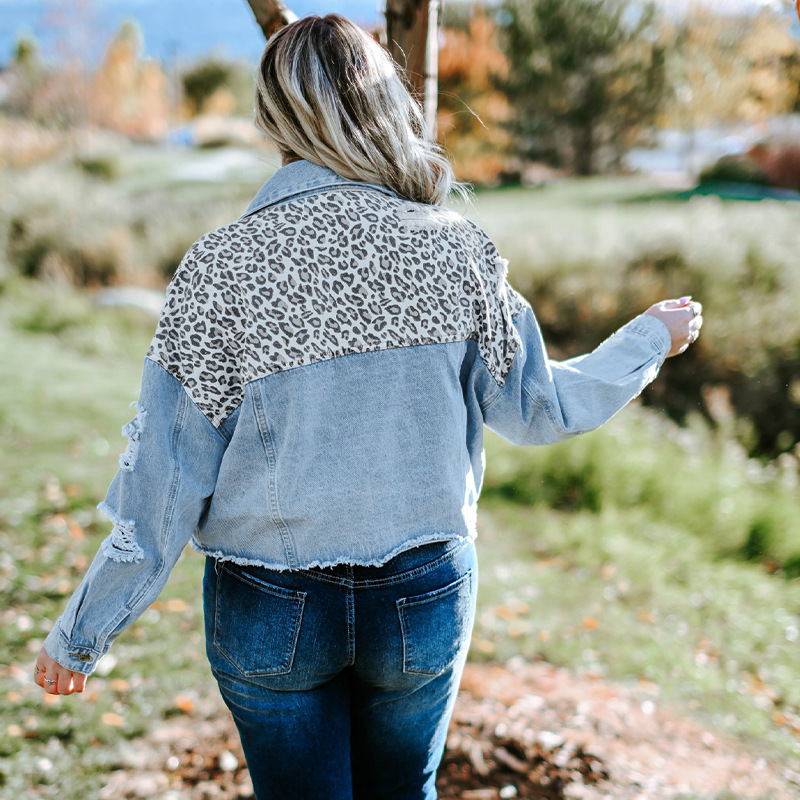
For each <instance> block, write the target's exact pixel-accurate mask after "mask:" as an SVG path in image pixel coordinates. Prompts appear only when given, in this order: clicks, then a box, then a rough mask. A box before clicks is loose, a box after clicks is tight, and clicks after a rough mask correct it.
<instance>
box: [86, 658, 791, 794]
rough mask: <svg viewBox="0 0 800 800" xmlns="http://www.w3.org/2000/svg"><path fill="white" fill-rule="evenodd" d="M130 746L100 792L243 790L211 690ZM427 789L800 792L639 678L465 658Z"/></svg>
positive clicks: (228, 731) (232, 734)
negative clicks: (633, 682) (620, 679)
mask: <svg viewBox="0 0 800 800" xmlns="http://www.w3.org/2000/svg"><path fill="white" fill-rule="evenodd" d="M178 707H179V708H180V710H181V711H182V712H183V713H182V714H181V715H180V716H177V717H175V718H173V719H170V720H168V721H166V722H165V723H164V725H163V726H162V728H160V729H159V730H158V731H156V732H155V733H154V734H153V735H151V736H149V737H147V738H145V739H141V740H138V741H137V742H134V743H131V744H132V745H133V747H131V749H130V750H129V752H128V755H127V756H126V758H127V760H128V763H127V765H126V768H125V769H122V770H119V771H117V772H114V773H113V774H112V775H111V776H110V780H109V782H108V784H107V785H106V787H105V788H104V789H103V791H102V793H101V800H112V798H113V800H123V799H127V798H159V800H211V799H212V798H213V799H214V800H233V799H234V798H247V797H253V789H252V785H251V784H250V780H249V777H248V774H247V768H246V766H245V763H244V758H243V756H242V751H241V747H240V746H239V742H238V739H237V736H236V731H235V729H234V726H233V722H232V721H231V719H230V716H229V714H228V712H227V710H226V709H225V708H224V706H222V703H221V701H220V700H218V699H217V698H208V699H204V700H203V701H202V702H200V701H199V700H197V699H194V700H193V699H192V698H182V699H179V700H178ZM437 786H438V789H439V794H440V797H441V798H459V799H460V800H506V799H507V798H541V799H542V800H561V798H585V800H661V798H676V799H677V798H692V799H693V800H694V799H695V798H703V800H706V798H708V799H709V800H710V799H711V798H715V797H717V796H718V795H720V794H721V793H723V792H727V793H728V794H727V795H726V797H728V798H732V797H736V798H742V800H744V798H763V799H766V798H769V800H797V798H800V773H797V772H795V771H793V770H791V769H788V768H786V767H782V766H780V765H777V764H772V763H768V762H767V761H765V760H764V759H759V758H755V757H753V756H751V755H748V753H746V752H745V751H744V750H743V749H742V745H741V744H739V743H738V742H736V741H730V740H727V739H725V738H723V737H721V736H719V735H718V734H716V733H712V732H711V731H709V730H706V729H704V728H703V727H701V726H700V725H698V724H697V723H695V722H691V721H688V720H686V719H684V718H682V717H681V716H679V715H677V714H676V713H674V712H672V711H671V710H670V709H668V708H664V707H662V706H661V705H660V704H659V702H658V700H657V698H656V695H655V693H654V692H653V691H651V690H650V688H649V687H647V686H638V687H635V688H629V687H623V686H620V685H616V684H612V683H607V682H604V681H599V680H586V679H582V678H578V677H576V676H575V675H573V674H571V673H570V672H568V671H567V670H564V669H558V668H556V667H553V666H551V665H548V664H544V663H536V664H526V663H523V662H522V661H518V662H514V661H512V662H511V663H509V664H505V665H476V664H468V665H467V668H466V670H465V673H464V679H463V681H462V687H461V693H460V695H459V698H458V703H457V706H456V710H455V713H454V716H453V722H452V725H451V727H450V733H449V736H448V742H447V750H446V753H445V757H444V759H443V761H442V766H441V769H440V771H439V777H438V780H437Z"/></svg>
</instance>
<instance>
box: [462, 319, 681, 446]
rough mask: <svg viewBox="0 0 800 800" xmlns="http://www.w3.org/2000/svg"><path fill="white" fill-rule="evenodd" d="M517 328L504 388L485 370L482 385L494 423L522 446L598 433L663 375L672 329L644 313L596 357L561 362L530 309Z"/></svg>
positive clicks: (479, 390)
mask: <svg viewBox="0 0 800 800" xmlns="http://www.w3.org/2000/svg"><path fill="white" fill-rule="evenodd" d="M512 324H513V327H514V333H515V338H516V340H517V344H516V352H515V355H514V360H513V363H512V366H511V368H510V369H509V371H508V372H507V374H506V375H505V380H504V381H503V382H502V385H501V384H500V383H499V382H498V381H497V379H496V378H495V377H494V376H492V375H491V373H490V372H489V370H488V369H487V368H486V367H485V366H484V365H481V368H480V369H479V374H478V375H477V376H476V378H475V383H474V386H475V391H476V394H477V399H478V402H479V404H480V407H481V410H482V412H483V417H484V422H485V423H486V425H487V426H488V427H489V428H491V429H492V430H494V431H495V432H497V433H499V434H500V435H501V436H503V437H504V438H505V439H507V440H508V441H510V442H512V443H514V444H528V445H533V444H550V443H552V442H557V441H560V440H562V439H566V438H568V437H570V436H576V435H578V434H581V433H585V432H587V431H590V430H594V429H595V428H598V427H599V426H600V425H602V424H603V423H605V422H607V421H608V420H609V419H611V417H612V416H614V414H616V413H617V412H618V411H619V410H620V409H621V408H623V407H624V406H625V405H626V404H627V403H628V402H630V401H631V400H632V399H633V398H634V397H636V396H637V395H639V393H640V392H641V391H642V390H643V389H644V388H645V386H647V384H649V383H650V382H651V381H652V380H653V379H654V378H655V377H656V375H657V374H658V371H659V369H660V368H661V365H662V364H663V362H664V359H665V358H666V355H667V353H668V351H669V348H670V335H669V331H668V330H667V327H666V325H664V323H662V322H661V321H660V320H658V319H656V318H655V317H652V316H649V315H646V314H642V315H640V316H638V317H636V318H635V319H633V320H632V321H631V322H629V323H628V324H627V325H625V326H623V327H622V328H620V329H619V330H618V331H617V332H616V333H614V334H613V335H612V336H610V337H609V338H608V339H606V340H605V341H604V342H603V343H602V344H601V345H600V346H599V347H598V348H597V349H595V350H593V351H592V352H591V353H588V354H586V355H582V356H578V357H577V358H573V359H570V360H568V361H553V360H551V359H550V358H549V357H548V355H547V349H546V347H545V343H544V340H543V339H542V335H541V332H540V330H539V325H538V323H537V321H536V318H535V317H534V314H533V311H532V310H531V308H530V306H528V305H527V304H526V305H524V306H523V307H522V308H521V310H520V311H519V313H518V314H517V315H516V316H515V318H514V320H513V323H512Z"/></svg>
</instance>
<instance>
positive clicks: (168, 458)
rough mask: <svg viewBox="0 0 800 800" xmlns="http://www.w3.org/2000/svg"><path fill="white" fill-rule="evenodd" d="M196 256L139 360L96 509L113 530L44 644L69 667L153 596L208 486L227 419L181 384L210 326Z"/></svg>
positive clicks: (77, 665) (94, 655)
mask: <svg viewBox="0 0 800 800" xmlns="http://www.w3.org/2000/svg"><path fill="white" fill-rule="evenodd" d="M197 252H198V248H197V246H195V247H194V248H193V250H191V251H190V252H189V253H188V254H187V257H186V258H185V259H184V262H183V263H182V266H181V267H180V268H179V270H178V272H176V275H175V278H173V281H172V283H171V284H170V287H169V289H168V291H167V300H166V302H165V305H164V309H163V310H162V314H161V319H160V321H159V325H158V328H157V329H156V335H155V336H154V339H153V344H152V345H151V348H150V350H149V351H148V354H147V357H145V359H144V369H143V372H142V384H141V391H140V394H139V400H138V402H137V406H136V408H137V411H138V413H137V414H136V416H135V417H134V418H133V419H132V420H131V421H130V422H129V423H128V424H127V425H126V426H125V427H124V428H123V429H122V432H123V434H126V435H127V436H128V447H127V449H126V450H125V452H124V453H123V454H122V455H121V456H120V468H119V470H118V471H117V473H116V475H115V476H114V478H113V480H112V481H111V485H110V486H109V488H108V492H107V493H106V497H105V499H104V500H103V501H102V502H101V503H100V504H99V505H98V508H99V509H100V510H101V511H102V512H103V513H104V514H105V515H106V516H107V517H108V518H109V519H110V521H111V523H112V525H113V527H112V530H111V534H110V536H108V538H107V539H105V541H104V542H103V543H102V545H101V546H100V550H99V552H98V553H97V555H96V556H95V558H94V560H93V562H92V564H91V565H90V567H89V570H88V571H87V573H86V575H85V576H84V578H83V580H82V582H81V583H80V585H79V586H78V588H77V589H76V590H75V592H74V594H73V595H72V597H71V598H70V600H69V602H68V604H67V607H66V610H65V611H64V613H63V614H62V615H61V617H60V618H59V619H58V621H57V622H56V623H55V625H54V626H53V628H52V630H51V631H50V633H49V635H48V636H47V638H46V640H45V643H44V646H45V649H46V650H47V652H48V653H49V655H50V656H51V658H53V659H55V660H56V661H57V662H58V663H59V664H61V665H62V666H64V667H66V668H68V669H70V670H72V671H74V672H82V673H85V674H89V673H91V672H92V670H93V669H94V668H95V666H96V665H97V661H98V659H99V658H100V657H101V656H102V655H103V654H104V653H105V652H106V651H107V650H108V648H109V646H110V645H111V643H112V641H113V640H114V639H115V638H116V637H117V636H118V635H119V634H120V633H121V632H122V631H123V630H125V628H127V627H128V626H129V625H131V624H132V623H133V622H134V621H135V620H136V619H137V618H138V617H139V615H140V614H141V613H142V612H143V611H144V610H145V609H146V608H147V607H148V606H149V605H150V604H151V603H152V602H153V601H154V600H155V599H156V597H157V596H158V594H159V593H160V591H161V589H162V588H163V586H164V584H165V583H166V581H167V578H168V577H169V574H170V571H171V570H172V568H173V566H174V565H175V562H176V561H177V560H178V557H179V556H180V554H181V552H182V550H183V548H184V546H185V545H186V543H187V542H188V541H189V539H190V538H191V536H192V535H193V534H194V532H195V530H196V528H197V525H198V522H199V521H200V518H201V515H202V514H203V511H204V510H205V507H206V505H207V503H208V501H209V499H210V497H211V495H212V494H213V492H214V487H215V484H216V480H217V474H218V471H219V466H220V462H221V461H222V456H223V455H224V453H225V449H226V447H227V443H228V441H229V440H230V434H231V432H232V428H233V426H234V425H235V421H234V420H235V417H236V414H231V415H229V416H228V418H227V419H226V420H225V422H224V423H223V424H220V425H219V426H215V424H213V423H212V419H214V415H213V414H212V413H211V412H210V410H209V409H210V408H211V405H209V408H208V409H206V410H203V409H201V407H200V404H199V403H198V402H197V401H196V399H193V396H192V395H191V394H190V391H189V388H188V387H189V386H190V378H191V376H192V375H193V374H194V373H196V372H197V371H199V370H200V369H202V364H201V363H200V359H199V356H197V354H196V353H194V352H193V348H192V347H191V344H190V342H189V339H190V336H191V333H192V332H194V331H195V330H197V329H198V328H201V327H203V329H204V330H205V329H207V328H208V327H209V326H211V324H212V321H211V320H210V319H209V314H208V313H207V311H204V310H203V308H202V304H201V303H199V302H198V298H204V297H206V296H207V293H208V288H209V286H210V285H211V284H212V283H213V282H214V281H215V279H216V278H215V276H214V269H213V265H204V264H202V263H201V262H200V261H199V259H197V258H196V253H197ZM198 309H199V310H198ZM176 320H178V321H179V322H180V324H176ZM195 349H196V348H195ZM195 362H197V363H195Z"/></svg>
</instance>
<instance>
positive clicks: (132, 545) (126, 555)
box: [98, 502, 144, 563]
mask: <svg viewBox="0 0 800 800" xmlns="http://www.w3.org/2000/svg"><path fill="white" fill-rule="evenodd" d="M98 508H99V509H100V511H102V512H103V513H104V514H105V515H106V516H107V517H108V518H109V519H110V520H111V522H113V523H114V527H113V528H112V529H111V536H109V537H108V538H107V539H106V540H105V541H104V542H103V544H102V546H101V547H100V552H101V553H102V554H103V555H104V556H105V557H106V558H110V559H111V560H112V561H117V562H124V563H131V562H138V561H141V560H142V559H143V558H144V551H143V550H142V548H141V547H139V545H138V544H137V543H136V525H135V523H134V522H133V520H124V519H121V518H120V517H119V516H118V515H117V514H116V512H115V511H114V510H113V509H112V508H111V507H110V506H109V505H108V504H107V503H105V502H102V503H100V505H99V506H98Z"/></svg>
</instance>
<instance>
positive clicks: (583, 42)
mask: <svg viewBox="0 0 800 800" xmlns="http://www.w3.org/2000/svg"><path fill="white" fill-rule="evenodd" d="M503 12H504V24H503V26H502V41H503V43H504V49H505V52H506V55H507V56H508V60H509V70H508V76H507V77H506V78H505V79H503V80H501V81H500V85H501V87H502V88H503V89H504V91H505V92H506V94H507V96H508V98H509V101H510V103H511V106H512V116H511V120H510V123H509V128H510V130H511V132H512V134H513V136H514V139H515V143H516V147H517V149H518V151H519V152H520V154H521V155H523V156H525V157H527V158H530V159H535V160H543V161H547V162H548V163H552V164H555V165H560V166H569V167H572V168H574V169H575V171H576V172H577V173H578V174H581V175H588V174H591V173H593V172H596V171H598V170H599V169H601V168H602V167H604V166H606V164H608V163H614V162H618V161H619V159H620V158H621V156H622V155H623V154H624V153H625V152H626V151H627V150H628V149H629V148H630V147H632V146H633V145H634V144H635V143H636V141H637V139H638V137H639V135H640V134H641V133H642V131H643V129H645V128H647V127H648V126H649V125H650V124H651V123H652V121H653V120H654V119H655V116H656V114H657V112H658V109H659V108H660V106H661V103H662V100H663V97H664V92H665V71H664V58H665V54H664V48H663V46H662V44H661V43H660V42H659V40H658V19H657V15H656V12H655V7H654V6H653V5H652V4H651V3H645V4H639V3H635V2H632V0H505V2H504V5H503ZM600 156H602V157H603V158H602V161H603V162H604V163H601V158H600Z"/></svg>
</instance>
